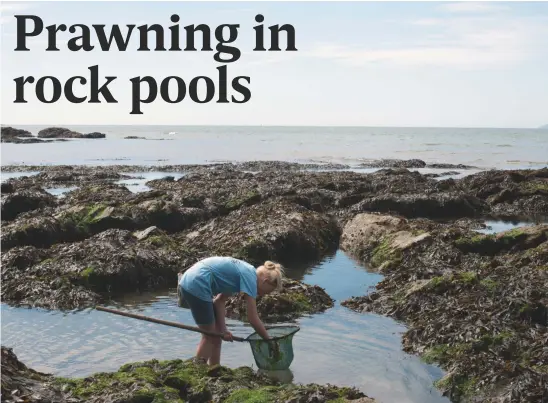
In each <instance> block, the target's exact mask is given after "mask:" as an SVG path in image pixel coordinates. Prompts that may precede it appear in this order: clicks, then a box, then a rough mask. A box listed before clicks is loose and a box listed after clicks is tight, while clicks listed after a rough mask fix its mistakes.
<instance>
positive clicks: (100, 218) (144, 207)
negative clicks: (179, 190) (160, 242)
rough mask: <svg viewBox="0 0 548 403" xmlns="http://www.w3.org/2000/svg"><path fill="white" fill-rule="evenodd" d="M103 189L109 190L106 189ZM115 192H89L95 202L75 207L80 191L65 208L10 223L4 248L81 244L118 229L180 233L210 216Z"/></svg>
mask: <svg viewBox="0 0 548 403" xmlns="http://www.w3.org/2000/svg"><path fill="white" fill-rule="evenodd" d="M102 189H103V190H105V189H104V187H103V188H102ZM111 190H112V193H111V194H109V193H108V192H95V193H89V192H85V193H84V195H85V197H87V198H88V199H87V200H86V201H89V199H91V202H89V203H82V204H80V203H79V204H74V205H70V203H71V202H78V201H80V200H82V199H83V196H82V194H80V193H79V192H78V191H76V192H75V193H72V192H70V193H69V194H68V195H67V197H66V199H68V200H69V202H68V203H66V204H65V206H63V207H64V208H63V207H60V208H59V209H57V210H56V211H54V212H50V211H47V212H46V211H44V210H41V211H39V212H37V213H36V214H35V215H34V216H30V215H26V216H24V217H21V218H20V219H17V220H15V221H12V222H10V223H9V224H8V225H5V226H4V228H3V231H2V234H1V236H0V237H1V247H2V248H3V249H4V250H9V249H10V248H12V247H15V246H24V245H32V246H35V247H40V248H44V247H49V246H51V245H54V244H57V243H64V242H75V241H80V240H83V239H86V238H89V237H90V236H92V235H95V234H98V233H100V232H102V231H105V230H107V229H114V228H116V229H123V230H128V231H136V230H144V229H146V228H148V227H150V226H156V227H158V228H159V229H161V230H165V231H168V232H178V231H183V230H185V229H187V228H190V227H191V226H192V225H194V224H195V223H197V222H199V221H202V220H204V219H205V218H206V216H207V215H206V213H205V212H204V211H202V210H200V209H196V208H189V207H179V205H178V204H176V203H174V202H171V201H169V200H165V199H157V198H152V199H149V200H146V196H147V195H134V194H131V192H129V191H127V189H125V188H119V187H113V188H111ZM126 196H127V198H125V197H126ZM148 196H151V195H150V194H149V195H148ZM152 196H153V195H152ZM109 198H111V200H112V201H109V200H108V199H109ZM105 199H107V200H105ZM143 199H144V200H143ZM95 201H97V202H95ZM107 202H108V203H112V204H113V205H108V204H106V203H107ZM67 204H68V206H67Z"/></svg>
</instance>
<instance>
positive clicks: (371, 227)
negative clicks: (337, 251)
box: [340, 214, 431, 270]
mask: <svg viewBox="0 0 548 403" xmlns="http://www.w3.org/2000/svg"><path fill="white" fill-rule="evenodd" d="M430 237H431V236H430V234H429V233H428V232H424V231H422V230H414V229H411V228H410V227H409V224H408V221H407V220H405V219H402V218H397V217H392V216H385V215H376V214H358V215H357V216H356V217H354V218H353V219H352V220H351V221H349V222H348V223H347V224H346V226H345V227H344V229H343V233H342V236H341V243H340V247H341V249H342V250H344V251H346V252H348V253H349V254H350V255H352V256H354V257H356V258H357V259H359V260H361V261H364V262H366V263H367V264H368V265H370V266H371V267H373V268H380V269H381V270H384V269H386V268H388V267H393V266H395V265H399V264H400V262H401V260H402V253H403V252H404V251H405V250H406V249H408V248H410V247H412V246H414V245H417V244H419V243H423V242H428V240H429V239H430Z"/></svg>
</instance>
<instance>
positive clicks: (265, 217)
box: [186, 200, 340, 264]
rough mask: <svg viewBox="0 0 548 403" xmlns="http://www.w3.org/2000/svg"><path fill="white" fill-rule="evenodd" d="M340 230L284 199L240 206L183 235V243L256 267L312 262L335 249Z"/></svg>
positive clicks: (330, 221) (325, 217)
mask: <svg viewBox="0 0 548 403" xmlns="http://www.w3.org/2000/svg"><path fill="white" fill-rule="evenodd" d="M339 235H340V229H339V228H338V226H337V224H336V222H335V221H334V220H333V219H331V218H329V217H327V216H324V215H321V214H319V213H316V212H313V211H310V210H308V209H306V208H304V207H302V206H299V205H296V204H293V203H289V202H287V201H284V200H273V201H269V202H265V203H261V204H257V205H253V206H250V207H242V208H240V209H238V210H235V211H233V212H231V213H230V214H228V215H226V216H223V217H218V218H215V219H213V220H212V221H210V222H209V223H208V224H206V225H204V226H202V227H200V228H198V229H197V230H196V231H193V232H191V233H189V234H187V235H186V242H187V243H188V244H191V245H193V246H195V247H197V248H199V249H204V250H208V251H210V253H211V254H217V255H232V256H234V257H237V258H241V259H244V260H247V261H249V262H250V263H252V264H260V263H262V262H264V261H265V260H268V259H271V260H276V261H279V262H280V263H282V264H285V263H289V264H290V263H291V262H297V261H307V260H313V259H316V258H318V257H319V256H321V255H322V254H323V253H325V252H326V251H328V250H330V249H331V248H333V247H336V245H337V243H338V240H339Z"/></svg>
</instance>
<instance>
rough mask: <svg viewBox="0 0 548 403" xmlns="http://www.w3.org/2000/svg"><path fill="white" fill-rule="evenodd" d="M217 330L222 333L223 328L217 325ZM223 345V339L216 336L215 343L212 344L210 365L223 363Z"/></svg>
mask: <svg viewBox="0 0 548 403" xmlns="http://www.w3.org/2000/svg"><path fill="white" fill-rule="evenodd" d="M214 331H215V332H217V333H221V332H222V329H221V328H220V327H219V326H218V325H215V330H214ZM222 345H223V341H222V340H221V338H220V337H215V340H214V341H213V344H212V345H211V356H210V359H209V361H210V362H209V364H210V365H217V364H220V363H221V346H222Z"/></svg>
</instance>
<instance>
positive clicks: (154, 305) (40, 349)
mask: <svg viewBox="0 0 548 403" xmlns="http://www.w3.org/2000/svg"><path fill="white" fill-rule="evenodd" d="M286 270H287V272H288V275H289V276H291V277H293V278H296V279H299V280H302V281H304V282H306V283H308V284H317V285H319V286H320V287H323V288H325V290H326V291H327V293H328V294H329V295H330V296H331V297H332V298H334V299H335V306H334V307H333V308H331V309H329V310H327V311H326V312H324V313H319V314H315V315H311V316H307V317H303V318H300V319H298V320H297V324H298V325H299V326H300V327H301V330H300V331H299V332H298V333H297V334H296V335H295V337H294V338H293V349H294V353H295V358H294V360H293V363H292V365H291V367H290V370H289V371H287V372H286V373H283V374H277V375H276V376H278V377H279V378H281V380H283V381H293V382H298V383H319V384H325V383H331V384H334V385H338V386H355V387H357V388H359V389H360V390H361V391H363V392H364V393H365V394H367V395H368V396H370V397H373V398H375V399H377V400H378V401H379V402H398V403H405V402H417V403H431V402H449V400H448V399H446V398H444V397H442V396H441V395H440V393H439V392H438V391H437V390H436V389H435V388H434V386H433V382H434V381H435V380H437V379H439V378H440V377H442V376H443V372H442V371H441V370H440V369H439V368H437V367H435V366H431V365H427V364H425V363H423V362H421V361H420V359H419V358H418V357H416V356H412V355H408V354H406V353H404V352H403V351H402V349H401V335H402V333H403V332H404V331H405V327H404V326H403V325H402V324H399V323H398V322H396V321H394V320H393V319H391V318H388V317H383V316H379V315H375V314H371V313H357V312H353V311H351V310H349V309H347V308H344V307H342V306H340V302H341V301H342V300H344V299H346V298H349V297H351V296H358V295H364V294H365V293H367V292H368V291H369V289H370V287H373V286H375V284H376V283H377V282H379V281H380V280H381V279H382V276H380V275H379V274H375V273H370V272H368V271H367V270H366V269H365V268H364V267H362V266H361V265H359V264H357V263H356V262H355V261H353V260H352V259H350V258H349V257H348V256H347V255H346V254H344V253H343V252H341V251H338V252H337V253H336V254H334V255H332V256H329V257H327V258H325V259H324V260H323V261H322V262H320V263H318V264H316V265H314V266H312V267H306V268H294V269H292V268H287V269H286ZM175 281H176V279H174V282H175ZM174 286H175V284H174ZM120 304H122V305H120ZM117 309H123V310H127V311H130V312H134V313H139V314H141V315H146V316H152V317H155V318H160V319H165V320H170V321H176V322H181V323H184V324H189V325H194V323H193V321H192V316H191V314H190V311H189V310H187V309H184V308H179V307H178V306H177V298H176V293H175V289H174V288H173V289H171V290H168V291H165V292H157V293H149V294H141V295H138V296H135V295H134V296H127V297H125V298H124V300H121V301H117ZM227 324H228V326H229V329H230V330H231V331H232V332H233V334H234V335H236V336H242V337H246V336H247V335H249V334H250V333H252V332H253V329H252V328H251V327H249V326H248V325H246V324H244V323H242V322H239V321H235V320H227ZM199 339H200V334H199V333H194V332H190V331H186V330H181V329H176V328H172V327H168V326H162V325H159V324H155V323H150V322H145V321H140V320H137V319H132V318H127V317H122V316H118V315H113V314H111V313H106V312H100V311H95V310H84V311H78V312H71V313H59V312H49V311H45V310H42V309H27V308H14V307H9V306H7V305H5V304H3V305H2V345H4V346H7V347H12V348H13V349H14V352H15V353H16V354H17V356H18V357H19V359H20V360H21V361H23V362H24V363H25V364H27V365H29V366H31V367H32V368H35V369H37V370H40V371H44V372H50V373H54V374H56V375H58V376H76V377H82V376H86V375H89V374H92V373H94V372H99V371H115V370H117V369H118V368H119V367H120V366H121V365H123V364H125V363H128V362H131V361H142V360H147V359H152V358H156V359H160V360H163V359H174V358H181V359H185V358H190V357H192V356H193V355H194V353H195V350H196V346H197V343H198V341H199ZM221 360H222V364H223V365H227V366H229V367H238V366H242V365H249V366H252V367H253V368H255V369H256V365H255V362H254V360H253V355H252V352H251V349H250V346H249V345H248V344H247V343H240V342H234V343H224V344H223V351H222V357H221Z"/></svg>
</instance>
